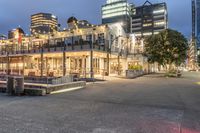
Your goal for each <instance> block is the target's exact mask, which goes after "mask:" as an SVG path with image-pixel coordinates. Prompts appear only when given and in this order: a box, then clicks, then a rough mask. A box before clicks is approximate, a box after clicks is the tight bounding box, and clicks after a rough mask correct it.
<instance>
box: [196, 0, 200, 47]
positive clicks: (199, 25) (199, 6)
mask: <svg viewBox="0 0 200 133" xmlns="http://www.w3.org/2000/svg"><path fill="white" fill-rule="evenodd" d="M195 9H196V11H195V14H196V15H195V16H196V37H197V47H198V48H200V0H196V7H195Z"/></svg>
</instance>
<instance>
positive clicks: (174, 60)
mask: <svg viewBox="0 0 200 133" xmlns="http://www.w3.org/2000/svg"><path fill="white" fill-rule="evenodd" d="M187 49H188V44H187V39H186V38H185V37H184V36H183V35H182V34H181V33H180V32H178V31H175V30H171V29H167V30H164V31H162V32H160V33H159V34H156V35H152V36H149V37H147V38H145V54H146V56H147V57H148V62H149V63H155V62H157V63H158V64H160V65H163V66H165V67H166V68H167V70H170V68H171V66H172V65H173V64H174V65H176V66H179V65H181V63H183V62H185V60H186V58H187Z"/></svg>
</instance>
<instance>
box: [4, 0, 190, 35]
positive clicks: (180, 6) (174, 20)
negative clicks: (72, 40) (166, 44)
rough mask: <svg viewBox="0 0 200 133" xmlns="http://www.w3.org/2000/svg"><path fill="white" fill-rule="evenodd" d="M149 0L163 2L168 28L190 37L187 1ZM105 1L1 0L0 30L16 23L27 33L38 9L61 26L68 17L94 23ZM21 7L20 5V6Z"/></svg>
mask: <svg viewBox="0 0 200 133" xmlns="http://www.w3.org/2000/svg"><path fill="white" fill-rule="evenodd" d="M183 1H184V2H183ZM129 2H131V3H134V4H135V5H136V6H140V5H142V4H143V3H144V2H145V0H144V1H139V0H135V1H133V0H129ZM150 2H152V3H156V2H166V3H167V6H168V14H169V28H172V29H175V30H178V31H180V32H182V33H183V34H184V35H185V36H186V37H187V38H188V37H190V36H191V32H192V31H191V6H190V5H191V1H189V0H182V1H180V0H178V1H175V2H174V1H172V0H168V1H167V0H150ZM77 3H78V4H77ZM105 3H106V0H103V1H102V0H96V1H91V0H85V1H82V0H74V1H62V0H58V2H56V3H53V2H48V3H47V2H45V1H29V2H27V1H26V0H20V1H14V2H9V1H7V0H1V2H0V4H1V5H3V6H2V8H1V9H0V11H1V12H3V13H4V14H0V19H1V20H2V21H1V22H0V33H3V34H6V35H7V32H8V31H9V30H11V29H13V28H16V27H18V26H20V27H21V28H23V29H24V30H25V32H26V33H29V26H30V16H31V15H32V14H35V13H38V12H47V13H52V14H54V15H56V16H57V17H58V22H59V23H60V24H61V27H62V28H64V27H66V25H67V24H66V21H67V19H68V18H69V17H70V16H75V17H77V18H79V19H86V20H88V21H89V22H91V23H94V24H100V23H101V6H102V5H103V4H105ZM79 5H81V6H82V7H81V8H78V7H77V6H79ZM91 5H92V6H91ZM22 6H23V8H21V7H22ZM8 7H10V8H8ZM85 7H87V8H85ZM10 9H12V10H10ZM186 9H187V10H186ZM5 12H6V13H5ZM183 14H184V15H183Z"/></svg>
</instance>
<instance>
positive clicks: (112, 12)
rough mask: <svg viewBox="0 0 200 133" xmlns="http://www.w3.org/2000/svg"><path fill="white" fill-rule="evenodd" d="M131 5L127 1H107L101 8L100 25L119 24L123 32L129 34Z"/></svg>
mask: <svg viewBox="0 0 200 133" xmlns="http://www.w3.org/2000/svg"><path fill="white" fill-rule="evenodd" d="M132 9H133V5H132V4H129V3H128V2H127V0H107V2H106V4H105V5H103V6H102V23H103V24H107V23H116V22H121V23H122V25H123V27H124V29H125V31H126V32H130V20H131V13H132Z"/></svg>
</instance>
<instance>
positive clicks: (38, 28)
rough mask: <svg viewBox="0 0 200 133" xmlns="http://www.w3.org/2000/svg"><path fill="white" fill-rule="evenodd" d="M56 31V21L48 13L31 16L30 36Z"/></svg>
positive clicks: (55, 18)
mask: <svg viewBox="0 0 200 133" xmlns="http://www.w3.org/2000/svg"><path fill="white" fill-rule="evenodd" d="M57 30H58V19H57V17H56V16H54V15H52V14H50V13H37V14H34V15H32V16H31V34H37V33H38V34H47V33H50V32H53V31H57Z"/></svg>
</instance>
